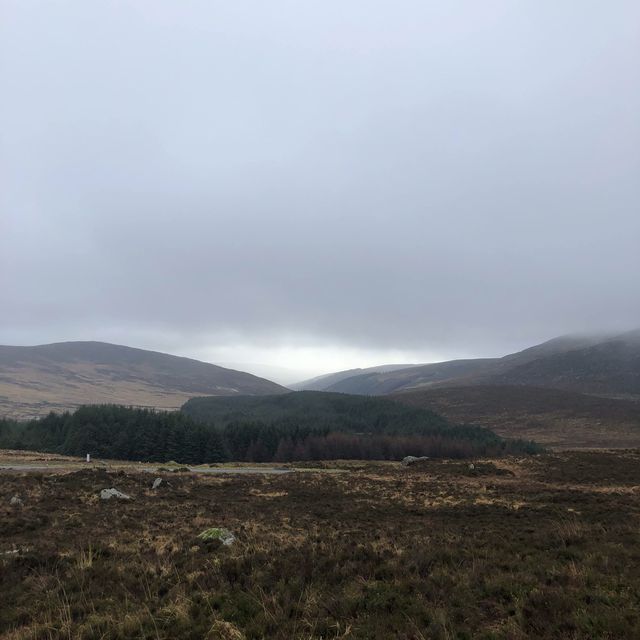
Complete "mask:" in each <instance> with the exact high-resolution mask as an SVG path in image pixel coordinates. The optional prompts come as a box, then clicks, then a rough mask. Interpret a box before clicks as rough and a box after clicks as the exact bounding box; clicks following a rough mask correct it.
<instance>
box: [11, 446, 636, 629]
mask: <svg viewBox="0 0 640 640" xmlns="http://www.w3.org/2000/svg"><path fill="white" fill-rule="evenodd" d="M29 455H30V456H32V457H31V459H32V460H33V459H34V458H37V457H38V454H29ZM7 458H11V456H4V457H2V460H6V459H7ZM58 458H59V457H58ZM13 459H15V457H14V458H13ZM62 460H63V462H64V460H65V459H62ZM58 462H60V460H58ZM50 463H53V460H50ZM67 464H69V465H70V466H69V467H68V468H67V469H64V470H62V469H59V470H58V472H57V473H49V472H40V471H31V472H15V471H0V593H2V599H1V600H0V636H1V637H3V638H8V639H12V640H18V639H26V638H34V639H35V638H43V639H45V638H46V639H49V638H96V639H98V638H105V639H107V638H114V639H115V638H150V639H158V638H194V639H196V638H210V639H213V638H220V639H240V638H282V639H290V638H316V639H320V638H361V639H365V638H366V639H369V638H405V639H410V638H411V639H416V640H419V639H423V638H434V639H435V638H442V639H453V638H505V639H506V638H509V639H519V638H563V639H564V638H569V639H578V638H585V639H586V638H625V639H628V638H638V637H640V571H639V570H638V567H639V566H640V452H638V451H615V452H614V451H611V452H606V451H600V452H586V451H585V452H562V453H554V454H545V455H541V456H536V457H531V458H523V459H514V458H503V459H500V460H494V461H476V468H475V469H473V470H470V469H469V468H468V465H467V463H463V462H460V461H456V462H437V461H427V462H425V463H422V466H421V467H420V468H418V467H416V466H413V467H409V468H405V467H402V466H401V465H400V464H398V463H355V462H349V463H343V464H339V465H338V466H341V467H343V468H344V469H345V470H346V472H345V473H340V474H330V473H322V472H321V471H322V469H319V470H318V471H319V472H318V473H315V472H308V473H288V474H283V475H239V474H238V475H235V474H234V475H226V476H208V475H207V476H204V475H196V474H191V473H170V472H168V473H163V474H161V475H162V477H163V478H165V480H168V482H169V483H170V484H169V485H167V484H165V485H161V486H160V487H159V488H158V489H156V490H155V491H154V490H152V489H151V482H152V480H153V478H154V476H150V474H149V473H145V472H140V471H138V470H137V469H136V468H135V466H133V465H132V464H131V463H129V464H123V465H122V466H121V467H119V468H115V467H114V468H110V467H109V468H100V467H99V466H96V467H95V468H93V469H89V468H85V469H82V470H79V471H73V470H72V469H73V467H74V465H77V464H78V463H74V462H73V461H68V460H67ZM78 466H79V465H78ZM319 466H322V465H319ZM109 487H115V488H117V489H119V490H121V491H123V492H125V493H127V494H129V495H130V496H131V497H132V498H133V499H132V500H130V501H113V500H112V501H108V502H105V501H101V500H100V498H99V495H98V494H99V492H100V490H101V489H103V488H109ZM16 494H17V495H19V496H20V498H21V499H22V502H23V504H22V505H17V506H12V505H10V499H11V497H12V496H14V495H16ZM209 527H224V528H227V529H229V530H230V531H231V532H232V533H233V534H234V535H235V536H236V541H235V543H234V544H232V545H230V546H224V545H222V544H220V543H219V542H218V541H214V542H205V541H202V540H200V539H199V538H198V534H199V533H200V532H202V531H203V530H205V529H207V528H209Z"/></svg>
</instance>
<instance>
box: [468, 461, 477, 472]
mask: <svg viewBox="0 0 640 640" xmlns="http://www.w3.org/2000/svg"><path fill="white" fill-rule="evenodd" d="M475 468H476V465H475V464H473V462H471V463H470V464H469V471H473V470H474V469H475Z"/></svg>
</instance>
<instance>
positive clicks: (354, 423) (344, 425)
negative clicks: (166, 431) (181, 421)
mask: <svg viewBox="0 0 640 640" xmlns="http://www.w3.org/2000/svg"><path fill="white" fill-rule="evenodd" d="M182 412H183V413H184V414H186V415H187V417H189V418H191V419H193V420H195V421H196V422H197V423H199V424H203V425H207V426H208V427H215V428H216V429H222V430H223V433H224V434H225V437H226V440H227V442H228V443H229V444H228V447H229V448H233V447H234V443H238V442H240V443H242V442H243V443H244V449H243V450H242V453H240V455H239V456H238V459H243V457H244V456H245V455H246V454H245V453H244V452H246V451H249V452H251V455H250V456H249V457H251V458H253V457H254V455H255V454H254V452H253V450H252V449H251V445H250V442H249V440H250V439H251V438H252V437H253V436H252V434H256V436H257V437H258V438H259V439H260V440H261V441H262V442H263V443H264V444H266V443H268V442H269V441H271V442H272V445H271V446H272V449H274V445H275V441H276V440H279V441H280V442H282V441H283V440H285V441H286V440H292V439H293V440H300V439H303V440H306V439H307V438H308V437H311V438H312V439H313V438H314V437H319V438H320V440H319V441H317V442H316V443H315V445H313V444H312V445H311V448H310V450H308V451H307V452H305V453H304V454H303V455H302V457H297V456H296V455H295V454H293V455H292V458H291V459H296V458H297V459H330V458H336V457H338V458H372V459H401V458H402V457H404V456H405V455H409V454H411V455H429V456H432V457H467V456H469V455H473V454H474V453H475V454H482V455H484V454H488V453H490V452H491V453H492V454H494V455H495V454H499V453H501V452H502V453H504V452H506V451H509V452H511V453H527V452H534V451H536V450H537V449H538V447H537V446H536V445H533V444H532V443H526V442H519V441H517V442H516V441H512V442H511V441H506V440H503V439H502V438H501V437H499V436H497V435H496V434H495V433H494V432H492V431H491V430H489V429H486V428H484V427H480V426H470V425H456V424H453V423H451V422H449V421H448V420H446V419H445V418H443V417H442V416H441V415H439V414H437V413H435V412H434V411H431V410H430V409H428V408H424V407H415V406H408V405H407V404H403V403H400V402H396V401H394V400H390V399H388V398H373V397H369V396H357V395H347V394H342V393H327V392H323V391H295V392H292V393H288V394H281V395H277V396H260V397H241V396H237V397H228V398H224V397H209V398H192V399H191V400H189V401H188V402H186V403H185V405H184V406H183V407H182ZM336 434H339V435H341V436H342V437H341V438H337V439H334V438H335V437H336ZM347 434H349V435H350V436H351V439H350V440H349V439H346V440H345V438H344V436H346V435H347ZM307 442H309V441H308V440H307ZM345 445H347V446H345ZM314 448H316V449H317V450H321V451H322V453H321V454H320V453H314ZM337 450H340V454H337Z"/></svg>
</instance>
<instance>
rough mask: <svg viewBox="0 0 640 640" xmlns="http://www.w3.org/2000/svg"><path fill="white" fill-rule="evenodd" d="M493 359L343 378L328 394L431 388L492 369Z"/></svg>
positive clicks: (430, 365)
mask: <svg viewBox="0 0 640 640" xmlns="http://www.w3.org/2000/svg"><path fill="white" fill-rule="evenodd" d="M494 362H496V360H494V359H492V358H487V359H478V360H452V361H450V362H437V363H434V364H426V365H421V366H417V367H411V368H409V369H399V370H395V371H389V372H383V373H368V374H365V375H358V376H353V377H351V378H345V379H343V380H341V381H339V382H337V383H336V384H334V385H332V386H330V387H328V388H327V389H326V390H327V391H336V392H339V393H360V394H366V395H385V394H387V393H393V392H394V391H399V390H401V389H407V388H411V387H418V386H421V385H432V384H436V383H443V382H447V381H449V380H458V379H459V378H461V377H466V376H470V375H476V374H478V373H479V372H483V371H485V370H487V369H489V367H491V366H492V365H493V364H494Z"/></svg>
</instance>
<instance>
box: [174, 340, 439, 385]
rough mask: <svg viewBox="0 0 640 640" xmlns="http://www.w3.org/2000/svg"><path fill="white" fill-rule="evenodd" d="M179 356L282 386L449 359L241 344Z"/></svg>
mask: <svg viewBox="0 0 640 640" xmlns="http://www.w3.org/2000/svg"><path fill="white" fill-rule="evenodd" d="M182 355H187V356H189V357H191V358H196V359H198V360H204V361H205V362H211V363H214V364H219V365H221V366H224V367H229V368H233V369H240V370H243V371H247V372H249V373H253V374H254V375H257V376H261V377H265V378H269V379H270V380H273V381H274V382H278V383H280V384H284V385H287V384H292V383H294V382H300V381H302V380H305V379H307V378H313V377H315V376H318V375H322V374H325V373H333V372H335V371H342V370H346V369H356V368H366V367H373V366H377V365H382V364H422V363H425V362H439V361H442V360H448V359H449V356H448V355H446V354H439V353H436V352H420V353H419V354H416V353H415V352H408V351H402V350H397V349H389V350H375V351H372V350H366V349H358V348H354V347H346V346H344V347H343V346H302V345H301V346H286V345H282V346H257V345H241V344H240V345H228V346H216V347H209V348H204V349H194V350H191V351H189V352H188V353H184V354H182Z"/></svg>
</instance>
